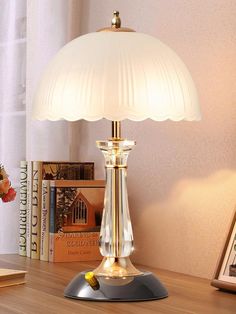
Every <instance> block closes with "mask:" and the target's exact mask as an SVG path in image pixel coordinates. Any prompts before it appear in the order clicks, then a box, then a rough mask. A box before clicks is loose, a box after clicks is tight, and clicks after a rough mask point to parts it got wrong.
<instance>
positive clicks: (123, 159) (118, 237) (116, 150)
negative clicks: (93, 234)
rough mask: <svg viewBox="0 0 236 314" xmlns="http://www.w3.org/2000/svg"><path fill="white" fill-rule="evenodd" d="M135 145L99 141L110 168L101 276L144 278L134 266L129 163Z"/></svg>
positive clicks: (107, 167) (102, 230)
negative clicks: (132, 262) (131, 259)
mask: <svg viewBox="0 0 236 314" xmlns="http://www.w3.org/2000/svg"><path fill="white" fill-rule="evenodd" d="M134 145H135V142H134V141H128V140H114V139H112V140H108V141H98V142H97V146H98V147H99V148H100V150H101V151H102V152H103V154H104V157H105V165H106V181H107V183H106V190H105V202H104V211H103V217H102V224H101V231H100V252H101V254H102V256H104V260H103V262H102V264H101V265H100V267H98V268H97V269H96V270H95V273H96V274H98V275H109V276H113V277H116V276H126V275H135V274H140V272H139V271H138V270H136V268H134V266H133V265H132V264H131V262H130V260H129V256H130V255H131V253H132V251H133V249H134V248H133V232H132V225H131V220H130V214H129V204H128V195H127V183H126V176H127V159H128V155H129V152H130V151H131V149H132V148H133V146H134Z"/></svg>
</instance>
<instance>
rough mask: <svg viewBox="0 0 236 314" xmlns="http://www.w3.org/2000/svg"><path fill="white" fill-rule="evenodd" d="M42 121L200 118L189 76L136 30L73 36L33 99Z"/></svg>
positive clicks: (169, 52)
mask: <svg viewBox="0 0 236 314" xmlns="http://www.w3.org/2000/svg"><path fill="white" fill-rule="evenodd" d="M33 115H34V117H35V118H37V119H40V120H43V119H49V120H58V119H62V118H63V119H66V120H70V121H73V120H79V119H86V120H89V121H93V120H98V119H101V118H107V119H109V120H123V119H130V120H135V121H139V120H144V119H146V118H151V119H153V120H166V119H171V120H176V121H177V120H182V119H185V120H199V119H200V113H199V107H198V98H197V93H196V89H195V86H194V83H193V81H192V78H191V76H190V74H189V72H188V70H187V68H186V66H185V65H184V64H183V62H182V61H181V60H180V58H179V57H178V56H177V55H176V54H175V52H173V51H172V50H171V49H170V48H169V47H167V46H166V45H164V44H163V43H162V42H161V41H160V40H158V39H156V38H154V37H152V36H149V35H145V34H141V33H135V32H118V33H116V32H99V33H90V34H87V35H84V36H81V37H78V38H76V39H75V40H73V41H72V42H70V43H69V44H67V45H66V46H65V47H64V48H62V49H61V50H60V51H59V53H58V54H57V55H56V57H55V58H54V59H53V60H52V62H51V63H50V65H49V66H48V68H47V70H46V72H45V74H44V76H43V78H42V80H41V83H40V86H39V89H38V91H37V94H36V97H35V107H34V114H33Z"/></svg>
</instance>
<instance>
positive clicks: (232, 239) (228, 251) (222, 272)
mask: <svg viewBox="0 0 236 314" xmlns="http://www.w3.org/2000/svg"><path fill="white" fill-rule="evenodd" d="M211 285H212V286H214V287H216V288H219V289H222V290H228V291H233V292H236V212H235V214H234V217H233V221H232V223H231V226H230V230H229V233H228V236H227V239H226V242H225V245H224V248H223V251H222V253H221V255H220V258H219V261H218V264H217V267H216V271H215V274H214V278H213V280H212V282H211Z"/></svg>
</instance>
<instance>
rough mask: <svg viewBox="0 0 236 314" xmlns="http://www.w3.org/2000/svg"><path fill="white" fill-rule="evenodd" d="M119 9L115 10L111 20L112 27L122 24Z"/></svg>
mask: <svg viewBox="0 0 236 314" xmlns="http://www.w3.org/2000/svg"><path fill="white" fill-rule="evenodd" d="M119 14H120V13H119V11H114V12H113V18H112V20H111V27H113V28H120V26H121V19H120V17H119Z"/></svg>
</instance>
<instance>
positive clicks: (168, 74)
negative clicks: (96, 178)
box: [33, 11, 200, 301]
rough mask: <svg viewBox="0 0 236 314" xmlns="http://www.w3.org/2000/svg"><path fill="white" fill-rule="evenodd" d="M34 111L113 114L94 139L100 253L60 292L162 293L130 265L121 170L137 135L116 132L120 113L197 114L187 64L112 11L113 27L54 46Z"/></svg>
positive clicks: (136, 117)
mask: <svg viewBox="0 0 236 314" xmlns="http://www.w3.org/2000/svg"><path fill="white" fill-rule="evenodd" d="M33 116H34V118H36V119H39V120H44V119H48V120H60V119H66V120H69V121H75V120H80V119H85V120H88V121H95V120H99V119H102V118H105V119H108V120H111V121H112V135H111V138H109V139H108V140H107V141H98V142H97V146H98V148H100V150H101V151H102V153H103V154H104V157H105V168H106V190H105V200H104V210H103V217H102V224H101V231H100V242H99V246H100V252H101V255H102V256H103V260H102V262H101V264H100V265H99V266H98V267H97V268H96V269H94V270H92V271H85V272H81V273H79V274H78V275H77V276H76V277H75V278H74V279H73V280H72V281H71V283H69V285H68V286H67V287H66V289H65V296H66V297H70V298H75V299H84V300H96V301H140V300H154V299H161V298H165V297H167V295H168V293H167V290H166V289H165V287H164V286H163V285H162V283H161V282H160V281H159V280H158V279H157V278H156V277H155V275H154V274H152V273H151V272H147V271H142V270H138V269H136V268H135V267H134V266H133V264H132V263H131V261H130V258H129V256H130V255H131V253H132V251H133V250H134V246H133V233H132V225H131V220H130V214H129V205H128V195H127V187H126V174H127V159H128V155H129V152H130V151H131V150H132V148H133V146H134V145H135V142H134V141H131V140H126V139H124V138H123V137H122V135H121V121H122V120H124V119H130V120H133V121H142V120H144V119H148V118H150V119H153V120H155V121H162V120H166V119H170V120H174V121H179V120H183V119H184V120H199V119H200V112H199V107H198V98H197V93H196V89H195V86H194V83H193V81H192V78H191V76H190V74H189V72H188V70H187V68H186V66H185V65H184V64H183V62H182V61H181V60H180V58H179V57H178V56H177V55H176V54H175V53H174V52H173V51H172V50H171V49H170V48H169V47H167V46H166V45H165V44H163V43H162V42H161V41H160V40H158V39H156V38H154V37H152V36H149V35H146V34H142V33H136V32H135V31H133V30H132V29H129V28H123V27H121V20H120V17H119V12H118V11H115V12H114V14H113V19H112V25H111V27H108V28H104V29H101V30H99V31H97V32H95V33H90V34H86V35H83V36H81V37H78V38H76V39H74V40H72V41H71V42H70V43H68V44H67V45H65V46H64V47H63V48H62V49H61V50H60V51H59V52H58V53H57V55H56V56H55V57H54V59H53V60H52V61H51V63H50V64H49V66H48V67H47V69H46V71H45V73H44V75H43V77H42V80H41V82H40V84H39V87H38V89H37V91H36V95H35V100H34V110H33Z"/></svg>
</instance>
